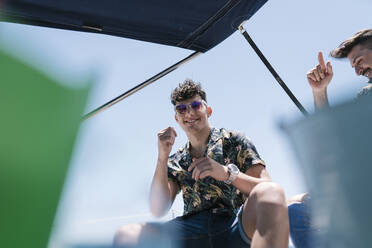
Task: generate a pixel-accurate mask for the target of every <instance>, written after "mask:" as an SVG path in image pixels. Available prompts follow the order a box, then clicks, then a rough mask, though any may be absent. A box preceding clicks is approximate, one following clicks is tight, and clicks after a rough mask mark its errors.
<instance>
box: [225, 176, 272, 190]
mask: <svg viewBox="0 0 372 248" xmlns="http://www.w3.org/2000/svg"><path fill="white" fill-rule="evenodd" d="M262 182H271V179H270V177H268V176H267V177H261V178H258V177H253V176H248V175H247V174H245V173H242V172H241V173H239V174H238V176H237V177H236V178H235V180H234V181H233V183H232V184H233V185H234V186H235V187H236V188H237V189H238V190H240V192H242V193H243V194H245V195H249V193H250V192H251V191H252V189H253V188H254V187H255V186H256V185H257V184H259V183H262Z"/></svg>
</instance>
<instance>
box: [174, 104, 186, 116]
mask: <svg viewBox="0 0 372 248" xmlns="http://www.w3.org/2000/svg"><path fill="white" fill-rule="evenodd" d="M176 110H177V112H178V113H180V114H183V113H185V112H186V110H187V106H186V105H185V104H180V105H177V106H176Z"/></svg>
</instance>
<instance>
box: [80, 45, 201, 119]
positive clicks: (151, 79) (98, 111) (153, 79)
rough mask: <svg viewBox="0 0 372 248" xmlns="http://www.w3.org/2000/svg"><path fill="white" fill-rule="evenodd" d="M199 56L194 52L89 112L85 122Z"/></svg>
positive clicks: (85, 116)
mask: <svg viewBox="0 0 372 248" xmlns="http://www.w3.org/2000/svg"><path fill="white" fill-rule="evenodd" d="M199 54H201V52H194V53H192V54H191V55H189V56H188V57H186V58H184V59H183V60H180V61H179V62H177V63H175V64H174V65H172V66H170V67H168V68H167V69H165V70H163V71H162V72H159V73H158V74H156V75H155V76H153V77H151V78H149V79H147V80H146V81H144V82H143V83H141V84H139V85H137V86H135V87H133V88H132V89H130V90H128V91H127V92H125V93H123V94H121V95H120V96H118V97H116V98H114V99H112V100H111V101H109V102H107V103H105V104H103V105H102V106H100V107H98V108H96V109H95V110H93V111H91V112H89V113H88V114H86V115H84V116H83V121H85V120H87V119H89V118H91V117H93V116H94V115H96V114H98V113H100V112H102V111H104V110H106V109H108V108H109V107H111V106H112V105H114V104H116V103H118V102H120V101H121V100H123V99H125V98H127V97H128V96H130V95H132V94H134V93H136V92H137V91H139V90H141V89H142V88H144V87H146V86H148V85H150V84H152V83H153V82H155V81H156V80H158V79H160V78H162V77H164V76H165V75H167V74H168V73H170V72H172V71H174V70H176V69H177V68H178V67H180V66H181V65H183V64H185V63H186V62H188V61H190V60H191V59H193V58H195V57H196V56H198V55H199Z"/></svg>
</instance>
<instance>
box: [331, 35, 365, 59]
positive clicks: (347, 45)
mask: <svg viewBox="0 0 372 248" xmlns="http://www.w3.org/2000/svg"><path fill="white" fill-rule="evenodd" d="M356 45H363V46H366V48H368V49H371V50H372V29H364V30H361V31H359V32H358V33H356V34H354V35H353V37H351V38H349V39H347V40H345V41H344V42H342V43H341V44H340V45H339V46H338V47H337V48H336V49H333V51H332V52H331V53H330V55H331V57H334V58H346V57H347V56H348V55H349V53H350V51H351V50H352V49H353V48H354V47H355V46H356Z"/></svg>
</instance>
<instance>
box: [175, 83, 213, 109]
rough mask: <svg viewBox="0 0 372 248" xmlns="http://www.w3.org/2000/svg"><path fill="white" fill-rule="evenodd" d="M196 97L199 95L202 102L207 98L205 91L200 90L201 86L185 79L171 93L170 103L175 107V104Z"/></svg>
mask: <svg viewBox="0 0 372 248" xmlns="http://www.w3.org/2000/svg"><path fill="white" fill-rule="evenodd" d="M197 95H199V96H200V97H201V98H202V99H203V100H204V101H207V96H206V94H205V91H204V90H202V88H201V85H200V84H199V83H195V82H194V81H193V80H191V79H186V80H185V81H184V82H183V83H181V84H179V85H178V87H177V88H175V89H174V90H173V91H172V94H171V101H172V104H173V105H176V103H177V102H182V101H185V100H188V99H190V98H193V97H194V96H197Z"/></svg>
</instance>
